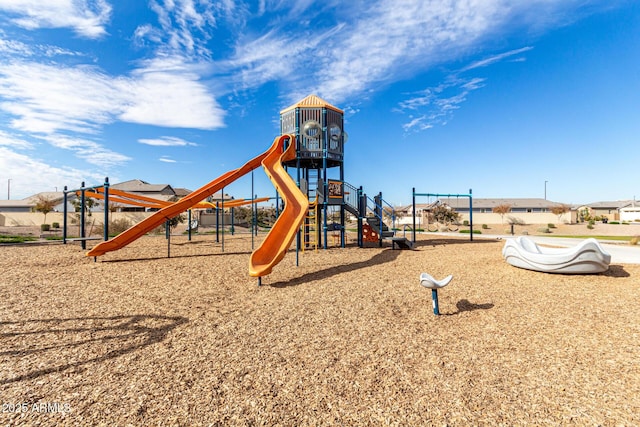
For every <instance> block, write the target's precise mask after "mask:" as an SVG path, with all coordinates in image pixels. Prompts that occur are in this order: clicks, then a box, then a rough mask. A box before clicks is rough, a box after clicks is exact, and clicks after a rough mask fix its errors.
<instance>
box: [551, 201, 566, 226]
mask: <svg viewBox="0 0 640 427" xmlns="http://www.w3.org/2000/svg"><path fill="white" fill-rule="evenodd" d="M569 209H570V208H569V206H567V205H565V204H562V205H556V206H553V207H552V208H551V212H552V213H553V214H554V215H557V216H558V222H559V221H560V218H561V217H562V215H564V214H565V213H567V212H569Z"/></svg>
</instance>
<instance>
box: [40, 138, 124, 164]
mask: <svg viewBox="0 0 640 427" xmlns="http://www.w3.org/2000/svg"><path fill="white" fill-rule="evenodd" d="M42 139H43V140H45V141H47V142H48V143H49V144H51V145H52V146H54V147H56V148H60V149H64V150H70V151H73V152H74V153H75V155H76V156H77V157H79V158H81V159H83V160H85V161H86V162H87V163H90V164H93V165H96V166H99V167H102V168H109V167H112V166H118V165H121V164H123V163H125V162H127V161H129V160H131V158H129V157H127V156H125V155H124V154H120V153H116V152H115V151H111V150H109V149H108V148H105V147H104V146H102V145H101V144H99V143H97V142H95V141H89V140H87V139H83V138H78V137H70V136H65V135H56V134H54V135H47V136H45V137H42Z"/></svg>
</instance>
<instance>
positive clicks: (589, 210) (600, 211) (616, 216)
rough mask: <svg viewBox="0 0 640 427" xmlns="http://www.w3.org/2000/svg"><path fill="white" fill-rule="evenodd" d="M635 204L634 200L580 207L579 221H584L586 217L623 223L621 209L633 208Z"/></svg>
mask: <svg viewBox="0 0 640 427" xmlns="http://www.w3.org/2000/svg"><path fill="white" fill-rule="evenodd" d="M634 204H635V203H634V201H633V200H616V201H609V202H593V203H589V204H587V205H582V206H579V207H578V220H580V221H584V218H585V217H591V218H595V217H601V218H602V217H605V218H607V219H608V220H609V221H621V220H622V218H621V217H620V213H621V209H624V208H628V207H631V206H633V205H634Z"/></svg>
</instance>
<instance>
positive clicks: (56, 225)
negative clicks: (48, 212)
mask: <svg viewBox="0 0 640 427" xmlns="http://www.w3.org/2000/svg"><path fill="white" fill-rule="evenodd" d="M51 228H60V223H59V222H52V223H51Z"/></svg>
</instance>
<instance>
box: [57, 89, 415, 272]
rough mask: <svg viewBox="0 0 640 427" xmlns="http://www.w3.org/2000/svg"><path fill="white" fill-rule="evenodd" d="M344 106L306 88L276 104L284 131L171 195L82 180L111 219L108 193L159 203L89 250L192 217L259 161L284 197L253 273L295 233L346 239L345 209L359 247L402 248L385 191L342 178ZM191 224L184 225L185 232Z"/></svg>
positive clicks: (321, 239)
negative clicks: (256, 151)
mask: <svg viewBox="0 0 640 427" xmlns="http://www.w3.org/2000/svg"><path fill="white" fill-rule="evenodd" d="M343 114H344V113H343V111H342V110H340V109H338V108H336V107H334V106H332V105H331V104H329V103H327V102H326V101H324V100H322V99H321V98H319V97H317V96H315V95H310V96H307V97H306V98H304V99H303V100H301V101H300V102H298V103H297V104H295V105H293V106H291V107H288V108H286V109H284V110H282V111H281V112H280V118H281V136H278V137H276V138H275V139H274V142H273V144H272V145H271V147H270V148H269V149H268V150H267V151H265V152H264V153H262V154H260V155H258V156H256V157H254V158H253V159H251V160H249V161H248V162H247V163H245V164H244V165H243V166H242V167H240V168H238V169H234V170H231V171H229V172H227V173H225V174H224V175H222V176H220V177H219V178H216V179H214V180H213V181H211V182H209V183H208V184H206V185H204V186H203V187H201V188H200V189H198V190H195V191H194V192H192V193H190V194H189V195H187V196H185V197H184V198H182V199H180V200H178V201H176V202H164V201H158V200H156V199H152V198H145V197H139V196H137V198H135V199H134V198H132V197H131V195H130V194H127V193H124V192H121V191H114V190H111V194H110V192H109V185H108V180H105V185H104V186H100V187H91V188H84V184H83V186H82V187H83V188H82V189H81V190H82V191H81V197H82V202H81V205H82V206H84V198H85V196H86V194H90V195H91V196H92V197H96V198H102V199H104V201H105V224H108V219H107V215H108V212H107V211H108V208H107V206H108V203H109V200H110V198H111V200H112V201H118V202H121V203H127V204H136V203H138V204H140V205H143V206H147V207H152V208H154V209H158V210H157V211H156V212H154V213H153V214H152V215H151V216H149V217H148V218H146V219H145V220H143V221H141V222H140V223H138V224H136V225H134V226H132V227H131V228H129V229H127V230H125V231H124V232H122V233H120V234H119V235H117V236H115V237H114V238H112V239H109V238H108V227H107V226H105V233H104V241H103V242H101V243H99V244H97V245H96V246H95V247H93V248H92V249H91V250H90V251H89V252H88V253H87V256H91V257H94V259H95V257H98V256H101V255H104V254H105V253H107V252H110V251H114V250H118V249H120V248H122V247H124V246H126V245H128V244H129V243H131V242H133V241H134V240H136V239H138V238H139V237H141V236H143V235H145V234H147V233H148V232H150V231H152V230H153V229H155V228H156V227H158V226H161V225H162V224H164V223H166V222H167V221H169V220H170V219H172V218H174V217H176V216H177V215H180V214H181V213H182V212H185V211H188V212H189V218H188V224H192V218H191V209H192V208H204V207H211V206H210V204H208V202H203V200H205V199H206V198H207V197H209V196H211V195H212V194H214V193H215V192H217V191H220V190H222V191H224V188H225V186H227V185H229V184H231V183H232V182H234V181H235V180H237V179H239V178H240V177H242V176H244V175H246V174H247V173H249V172H252V171H253V170H254V169H256V168H257V167H259V166H261V165H262V167H263V168H264V170H265V172H266V174H267V175H268V177H269V179H270V180H271V181H272V183H273V184H274V186H275V188H276V191H277V193H278V194H279V195H280V196H281V197H282V199H283V201H284V210H283V211H282V212H281V213H280V215H279V216H278V218H277V219H276V222H275V224H274V225H273V227H272V228H271V230H270V231H269V233H268V234H267V236H266V237H265V239H264V240H263V242H262V244H261V245H260V246H259V247H258V248H257V249H256V250H255V251H254V252H253V253H252V255H251V259H250V261H249V274H250V276H253V277H258V278H260V277H262V276H264V275H267V274H269V273H270V272H271V271H272V269H273V267H274V266H275V265H276V264H277V263H278V262H280V260H282V258H283V257H284V255H285V253H286V251H287V250H288V248H289V247H290V246H291V243H292V242H293V239H294V238H295V237H297V249H300V248H302V249H303V250H304V249H305V248H312V247H314V248H316V249H317V248H318V247H321V248H324V249H327V247H328V245H327V243H328V233H329V231H332V232H333V233H332V235H333V236H334V238H336V240H339V245H340V246H341V247H345V216H346V213H347V212H349V213H351V214H352V215H354V216H355V217H356V218H357V234H358V246H359V247H363V246H364V243H365V242H377V243H378V244H379V245H380V246H382V241H383V239H389V240H390V241H391V243H392V247H393V248H395V246H396V245H397V246H398V247H400V248H402V249H411V248H412V247H413V244H412V242H411V241H409V240H408V239H406V238H404V237H401V238H398V237H394V236H395V231H394V230H390V229H389V227H388V225H387V224H386V223H385V221H389V220H390V221H391V222H392V224H393V228H395V211H394V210H393V207H392V206H391V205H389V204H388V203H386V202H385V201H384V200H383V199H382V193H379V194H378V195H377V196H375V197H374V198H373V199H371V198H369V197H367V195H366V194H365V193H364V192H363V190H362V187H359V188H356V187H355V186H352V185H350V184H348V183H347V182H345V181H344V163H343V160H344V144H345V141H346V133H345V132H344V130H343V126H344V118H343ZM291 168H295V171H293V176H294V177H295V180H294V178H293V177H292V176H291V175H290V173H289V169H291ZM336 169H337V173H336V172H335V171H336ZM85 193H86V194H85ZM65 194H66V193H65ZM255 201H256V200H252V202H255ZM245 202H246V201H245ZM233 203H234V202H226V203H225V204H224V206H223V209H224V207H231V206H232V205H233ZM237 203H243V202H237ZM65 206H66V203H65ZM330 209H338V211H337V215H338V218H339V221H338V222H336V221H335V218H334V220H333V222H332V223H329V210H330ZM65 218H66V212H65ZM82 220H84V212H83V214H82ZM65 221H66V219H65ZM65 228H66V223H65ZM191 228H192V227H188V231H189V233H190V232H191ZM80 240H82V244H83V249H86V246H85V241H84V240H86V238H85V237H84V233H83V235H82V236H81V238H80ZM414 241H415V238H414ZM336 243H337V242H336ZM296 256H297V251H296ZM296 264H297V262H296Z"/></svg>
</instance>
